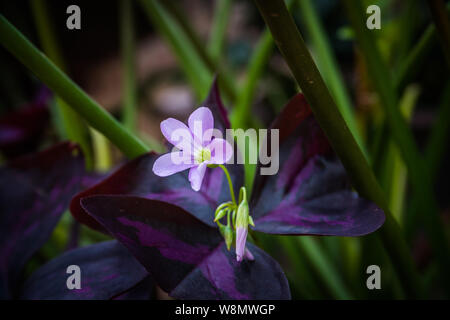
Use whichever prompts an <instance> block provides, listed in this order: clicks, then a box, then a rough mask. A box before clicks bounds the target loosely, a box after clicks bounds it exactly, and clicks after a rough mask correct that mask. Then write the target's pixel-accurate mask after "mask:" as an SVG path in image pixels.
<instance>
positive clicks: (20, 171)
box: [0, 143, 84, 296]
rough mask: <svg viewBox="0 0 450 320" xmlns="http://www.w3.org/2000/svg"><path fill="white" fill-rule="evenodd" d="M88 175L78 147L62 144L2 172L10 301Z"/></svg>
mask: <svg viewBox="0 0 450 320" xmlns="http://www.w3.org/2000/svg"><path fill="white" fill-rule="evenodd" d="M83 173H84V164H83V157H82V155H81V151H80V150H79V148H78V147H77V146H75V145H73V144H71V143H62V144H59V145H57V146H54V147H52V148H50V149H47V150H45V151H43V152H40V153H37V154H32V155H29V156H24V157H21V158H18V159H16V160H14V161H13V162H11V163H9V164H8V165H7V166H6V167H3V168H1V169H0V258H1V261H2V263H1V265H0V280H1V281H0V283H1V284H2V288H0V295H1V296H8V295H9V294H8V292H11V290H13V288H14V287H15V284H16V283H17V281H18V280H19V276H20V275H21V271H22V268H23V266H24V265H25V263H26V261H27V260H28V259H29V258H30V257H31V256H32V255H33V254H34V253H35V252H36V251H37V250H38V249H39V248H40V247H41V246H42V245H43V244H44V243H45V241H46V240H47V239H48V238H49V236H50V234H51V232H52V231H53V228H54V227H55V225H56V223H57V222H58V220H59V218H60V216H61V214H62V213H63V212H64V210H65V209H66V208H67V206H68V204H69V201H70V199H71V197H72V196H73V195H74V194H75V193H76V192H77V191H78V187H79V184H80V180H81V177H82V175H83Z"/></svg>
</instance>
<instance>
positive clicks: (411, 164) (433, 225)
mask: <svg viewBox="0 0 450 320" xmlns="http://www.w3.org/2000/svg"><path fill="white" fill-rule="evenodd" d="M343 4H344V5H345V8H346V11H347V13H348V17H349V20H350V23H351V24H352V26H353V30H354V31H355V35H356V40H357V41H358V44H359V48H360V49H361V52H362V54H363V55H364V57H365V59H366V61H367V68H368V72H369V75H370V76H371V80H372V83H373V85H374V87H375V89H376V90H377V93H378V97H379V99H380V104H381V106H382V107H383V110H384V112H385V115H386V119H387V122H388V124H389V128H390V131H391V133H392V137H393V139H394V141H395V142H396V144H397V147H398V149H399V151H400V153H401V155H402V157H403V160H404V162H405V165H406V166H407V168H408V177H409V178H410V181H411V185H412V189H413V193H414V196H415V197H416V198H417V199H418V201H420V202H419V204H420V209H421V212H422V213H423V215H422V217H421V219H423V220H422V221H423V222H424V226H425V228H426V229H427V232H428V235H429V239H430V242H431V244H432V247H433V251H434V254H435V255H436V258H437V259H438V261H440V267H441V268H442V271H443V274H444V275H445V276H446V277H445V280H446V281H448V283H449V284H450V275H448V273H447V271H446V270H449V269H450V255H449V253H450V246H449V245H448V242H447V236H446V232H445V229H444V228H443V223H442V220H441V217H440V215H439V208H438V205H437V201H436V197H435V194H434V190H433V184H432V180H431V177H430V174H429V171H428V166H427V163H426V162H425V159H424V158H423V157H422V154H421V153H420V151H419V149H418V147H417V144H416V142H415V139H414V135H413V133H412V131H411V129H410V127H409V125H408V124H407V122H406V121H405V119H404V117H403V115H402V114H401V112H400V109H399V107H398V97H397V92H395V88H394V86H393V83H392V81H391V77H390V76H389V75H390V72H389V68H388V66H387V65H386V63H385V62H384V61H383V59H382V56H381V53H380V51H379V49H378V47H377V45H376V41H375V39H374V37H373V34H372V33H371V32H370V31H369V30H368V29H367V28H366V25H365V18H364V12H365V10H364V8H363V7H362V4H361V3H360V2H359V1H357V2H354V1H351V0H344V1H343Z"/></svg>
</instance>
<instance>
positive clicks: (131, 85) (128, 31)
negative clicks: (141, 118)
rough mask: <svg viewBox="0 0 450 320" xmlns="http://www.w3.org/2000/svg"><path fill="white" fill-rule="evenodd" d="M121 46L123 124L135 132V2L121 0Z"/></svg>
mask: <svg viewBox="0 0 450 320" xmlns="http://www.w3.org/2000/svg"><path fill="white" fill-rule="evenodd" d="M119 10H120V15H121V28H120V31H121V39H120V40H121V46H122V61H123V63H122V66H123V120H122V121H123V124H124V126H125V127H126V128H127V129H128V130H130V131H131V132H134V131H135V130H136V105H137V98H136V74H135V70H136V65H135V55H134V53H135V40H134V17H133V16H134V15H133V2H132V1H130V0H120V2H119Z"/></svg>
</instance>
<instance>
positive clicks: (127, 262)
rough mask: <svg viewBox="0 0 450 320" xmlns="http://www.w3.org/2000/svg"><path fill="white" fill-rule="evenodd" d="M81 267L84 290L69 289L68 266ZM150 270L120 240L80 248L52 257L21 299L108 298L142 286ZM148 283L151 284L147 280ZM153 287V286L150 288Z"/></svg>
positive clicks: (24, 289)
mask: <svg viewBox="0 0 450 320" xmlns="http://www.w3.org/2000/svg"><path fill="white" fill-rule="evenodd" d="M70 265H77V266H79V267H80V270H81V289H72V290H69V289H68V288H67V285H66V281H67V279H68V277H69V276H70V274H67V272H66V271H67V267H68V266H70ZM147 275H148V273H147V271H146V270H145V269H144V268H143V267H142V265H141V264H139V263H138V262H137V261H136V259H135V258H134V257H133V256H132V255H131V253H130V252H129V251H128V250H127V249H126V248H124V246H123V245H122V244H120V243H118V242H117V241H115V240H113V241H106V242H102V243H98V244H93V245H90V246H87V247H83V248H78V249H75V250H71V251H68V252H66V253H65V254H63V255H61V256H59V257H57V258H55V259H53V260H51V261H50V262H48V263H47V264H45V265H44V266H42V267H41V268H39V269H38V270H36V271H35V272H34V273H33V275H32V276H31V277H30V278H29V279H28V280H27V281H26V283H25V285H24V287H23V290H22V294H21V297H20V298H21V299H27V300H28V299H30V300H49V299H50V300H107V299H112V298H115V297H116V296H118V295H120V294H123V293H126V292H127V291H128V290H129V289H130V288H133V287H135V286H138V285H139V284H140V283H141V282H142V281H143V280H144V279H146V277H147ZM146 284H147V283H146ZM150 288H152V286H151V285H150V286H149V287H148V289H150Z"/></svg>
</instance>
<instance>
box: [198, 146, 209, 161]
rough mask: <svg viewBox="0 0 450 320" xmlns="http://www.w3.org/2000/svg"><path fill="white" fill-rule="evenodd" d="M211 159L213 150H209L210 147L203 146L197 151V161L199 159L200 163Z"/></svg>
mask: <svg viewBox="0 0 450 320" xmlns="http://www.w3.org/2000/svg"><path fill="white" fill-rule="evenodd" d="M209 160H211V150H209V149H208V148H202V149H200V150H199V151H198V152H197V155H196V157H195V161H197V162H198V163H202V162H204V161H209Z"/></svg>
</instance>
